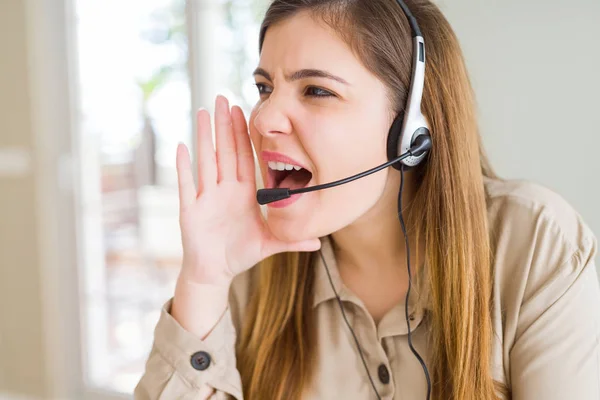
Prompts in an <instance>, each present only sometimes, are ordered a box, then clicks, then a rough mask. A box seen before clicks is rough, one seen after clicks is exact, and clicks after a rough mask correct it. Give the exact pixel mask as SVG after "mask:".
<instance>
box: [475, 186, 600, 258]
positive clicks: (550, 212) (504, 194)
mask: <svg viewBox="0 0 600 400" xmlns="http://www.w3.org/2000/svg"><path fill="white" fill-rule="evenodd" d="M484 182H485V188H486V193H487V197H488V217H489V222H490V227H491V228H494V227H496V228H500V229H501V228H502V227H505V226H509V227H511V228H517V227H521V228H533V227H537V228H538V230H537V231H536V233H538V234H544V233H548V234H552V235H553V239H554V240H557V241H560V242H561V244H562V245H563V246H565V247H566V249H567V250H576V249H577V248H579V247H580V246H581V245H582V244H583V243H586V242H589V241H591V240H594V235H593V233H592V232H591V230H590V229H589V227H588V226H587V225H586V224H585V222H584V221H583V219H582V217H581V215H580V214H579V213H578V212H577V211H576V210H575V209H574V208H573V207H572V206H571V204H570V203H569V202H568V201H567V200H565V199H564V198H563V197H562V196H561V195H559V194H558V193H556V192H554V191H552V190H551V189H549V188H546V187H544V186H542V185H539V184H536V183H533V182H528V181H523V180H498V179H489V178H486V179H485V181H484ZM532 224H533V226H532Z"/></svg>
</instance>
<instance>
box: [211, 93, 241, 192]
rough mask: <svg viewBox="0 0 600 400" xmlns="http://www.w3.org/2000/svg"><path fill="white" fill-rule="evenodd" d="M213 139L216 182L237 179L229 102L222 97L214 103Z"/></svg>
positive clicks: (218, 97)
mask: <svg viewBox="0 0 600 400" xmlns="http://www.w3.org/2000/svg"><path fill="white" fill-rule="evenodd" d="M215 138H216V142H217V171H218V174H219V176H218V178H217V182H222V181H225V180H228V181H229V180H235V179H236V178H237V157H236V155H235V139H234V138H233V127H232V123H231V112H230V111H229V102H228V101H227V99H226V98H225V97H223V96H220V95H219V96H217V99H216V101H215Z"/></svg>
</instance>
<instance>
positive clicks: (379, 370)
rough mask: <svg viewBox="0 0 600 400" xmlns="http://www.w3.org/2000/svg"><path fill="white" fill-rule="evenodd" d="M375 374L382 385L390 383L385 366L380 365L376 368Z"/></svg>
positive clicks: (388, 373)
mask: <svg viewBox="0 0 600 400" xmlns="http://www.w3.org/2000/svg"><path fill="white" fill-rule="evenodd" d="M377 374H378V375H379V380H380V381H381V383H383V384H384V385H387V384H388V383H390V372H389V371H388V369H387V367H386V366H385V364H381V365H380V366H379V368H377Z"/></svg>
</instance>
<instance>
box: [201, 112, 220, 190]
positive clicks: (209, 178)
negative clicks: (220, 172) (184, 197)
mask: <svg viewBox="0 0 600 400" xmlns="http://www.w3.org/2000/svg"><path fill="white" fill-rule="evenodd" d="M196 121H197V125H198V126H197V128H196V129H197V133H196V143H197V145H196V146H197V157H198V194H200V193H201V192H202V191H204V189H205V188H206V187H208V186H211V185H216V184H217V159H216V156H215V147H214V146H213V141H212V130H211V128H210V114H209V113H208V111H206V110H205V109H200V110H198V113H197V114H196Z"/></svg>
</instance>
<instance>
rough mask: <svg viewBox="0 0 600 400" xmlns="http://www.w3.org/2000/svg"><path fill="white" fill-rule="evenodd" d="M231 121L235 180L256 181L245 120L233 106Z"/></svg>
mask: <svg viewBox="0 0 600 400" xmlns="http://www.w3.org/2000/svg"><path fill="white" fill-rule="evenodd" d="M231 119H232V120H233V132H234V135H235V145H236V149H237V151H236V152H237V178H238V180H239V181H250V182H254V180H255V179H256V175H255V173H256V172H255V166H254V153H253V152H252V144H251V143H250V136H249V135H248V125H247V124H246V118H245V117H244V112H243V111H242V109H241V108H240V107H238V106H233V108H232V109H231Z"/></svg>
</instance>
